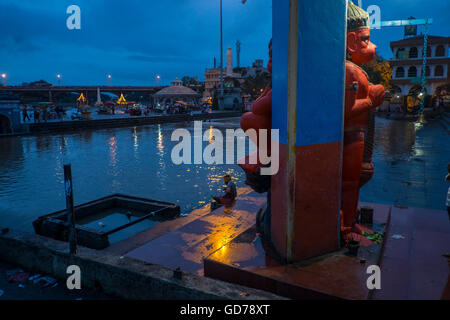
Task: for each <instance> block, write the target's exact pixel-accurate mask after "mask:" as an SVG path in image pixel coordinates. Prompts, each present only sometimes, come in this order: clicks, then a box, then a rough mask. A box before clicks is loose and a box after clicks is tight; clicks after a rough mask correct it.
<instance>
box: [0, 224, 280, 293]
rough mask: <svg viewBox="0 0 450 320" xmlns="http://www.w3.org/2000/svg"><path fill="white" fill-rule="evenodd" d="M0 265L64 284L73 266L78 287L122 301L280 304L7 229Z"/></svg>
mask: <svg viewBox="0 0 450 320" xmlns="http://www.w3.org/2000/svg"><path fill="white" fill-rule="evenodd" d="M3 230H4V229H3ZM0 231H2V229H1V228H0ZM0 260H1V261H4V262H8V263H11V264H15V265H19V266H21V267H23V268H26V269H29V270H32V271H33V272H39V273H45V274H49V275H52V276H54V277H55V278H58V279H60V280H62V281H63V282H64V283H65V281H66V279H67V278H68V277H69V276H70V274H67V267H68V266H70V265H77V266H79V267H80V270H81V287H82V288H83V287H88V288H95V289H101V291H103V292H104V293H106V294H111V295H115V296H119V297H122V298H125V299H145V300H149V299H150V300H151V299H155V300H266V299H283V298H280V297H279V296H277V295H274V294H271V293H268V292H264V291H261V290H255V289H251V288H247V287H243V286H240V285H235V284H231V283H227V282H223V281H219V280H214V279H211V278H207V277H202V276H198V275H195V274H191V273H187V272H183V273H182V277H181V279H179V277H175V276H174V275H175V273H174V270H172V269H170V268H167V267H164V266H161V265H157V264H150V263H145V262H142V261H137V260H134V259H130V258H127V257H122V256H116V255H111V254H106V253H103V252H101V251H97V250H92V249H88V248H84V247H79V250H78V253H77V254H75V255H73V254H69V252H68V244H67V243H65V242H61V241H57V240H53V239H50V238H45V237H41V236H38V235H35V234H30V233H24V232H17V231H11V230H8V231H7V232H5V231H3V232H0Z"/></svg>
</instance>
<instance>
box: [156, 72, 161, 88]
mask: <svg viewBox="0 0 450 320" xmlns="http://www.w3.org/2000/svg"><path fill="white" fill-rule="evenodd" d="M159 79H161V76H160V75H157V76H156V86H157V87H158V86H159Z"/></svg>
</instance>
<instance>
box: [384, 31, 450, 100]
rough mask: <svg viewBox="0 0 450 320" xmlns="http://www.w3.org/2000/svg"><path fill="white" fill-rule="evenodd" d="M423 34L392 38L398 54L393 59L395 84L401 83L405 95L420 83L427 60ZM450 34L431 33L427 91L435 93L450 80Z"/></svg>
mask: <svg viewBox="0 0 450 320" xmlns="http://www.w3.org/2000/svg"><path fill="white" fill-rule="evenodd" d="M423 48H424V39H423V35H420V36H416V37H412V38H407V39H403V40H399V41H393V42H391V50H392V53H393V54H394V58H392V59H391V60H390V62H389V63H390V65H391V67H392V80H391V84H392V85H393V86H397V87H398V88H399V89H400V91H401V94H402V95H408V93H409V92H410V90H411V89H412V88H413V87H414V86H417V85H420V84H421V82H420V78H421V77H422V63H423V51H424V50H423ZM449 68H450V37H437V36H428V42H427V67H426V70H425V77H426V79H427V82H426V85H425V89H426V93H427V94H434V93H435V91H436V89H437V88H438V87H439V86H442V85H444V84H446V83H449V82H450V72H449Z"/></svg>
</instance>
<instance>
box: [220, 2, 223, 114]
mask: <svg viewBox="0 0 450 320" xmlns="http://www.w3.org/2000/svg"><path fill="white" fill-rule="evenodd" d="M221 102H222V103H223V33H222V0H220V94H219V106H220V104H221Z"/></svg>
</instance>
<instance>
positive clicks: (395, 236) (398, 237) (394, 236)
mask: <svg viewBox="0 0 450 320" xmlns="http://www.w3.org/2000/svg"><path fill="white" fill-rule="evenodd" d="M392 239H395V240H400V239H405V237H404V236H402V235H401V234H394V235H393V236H392Z"/></svg>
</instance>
